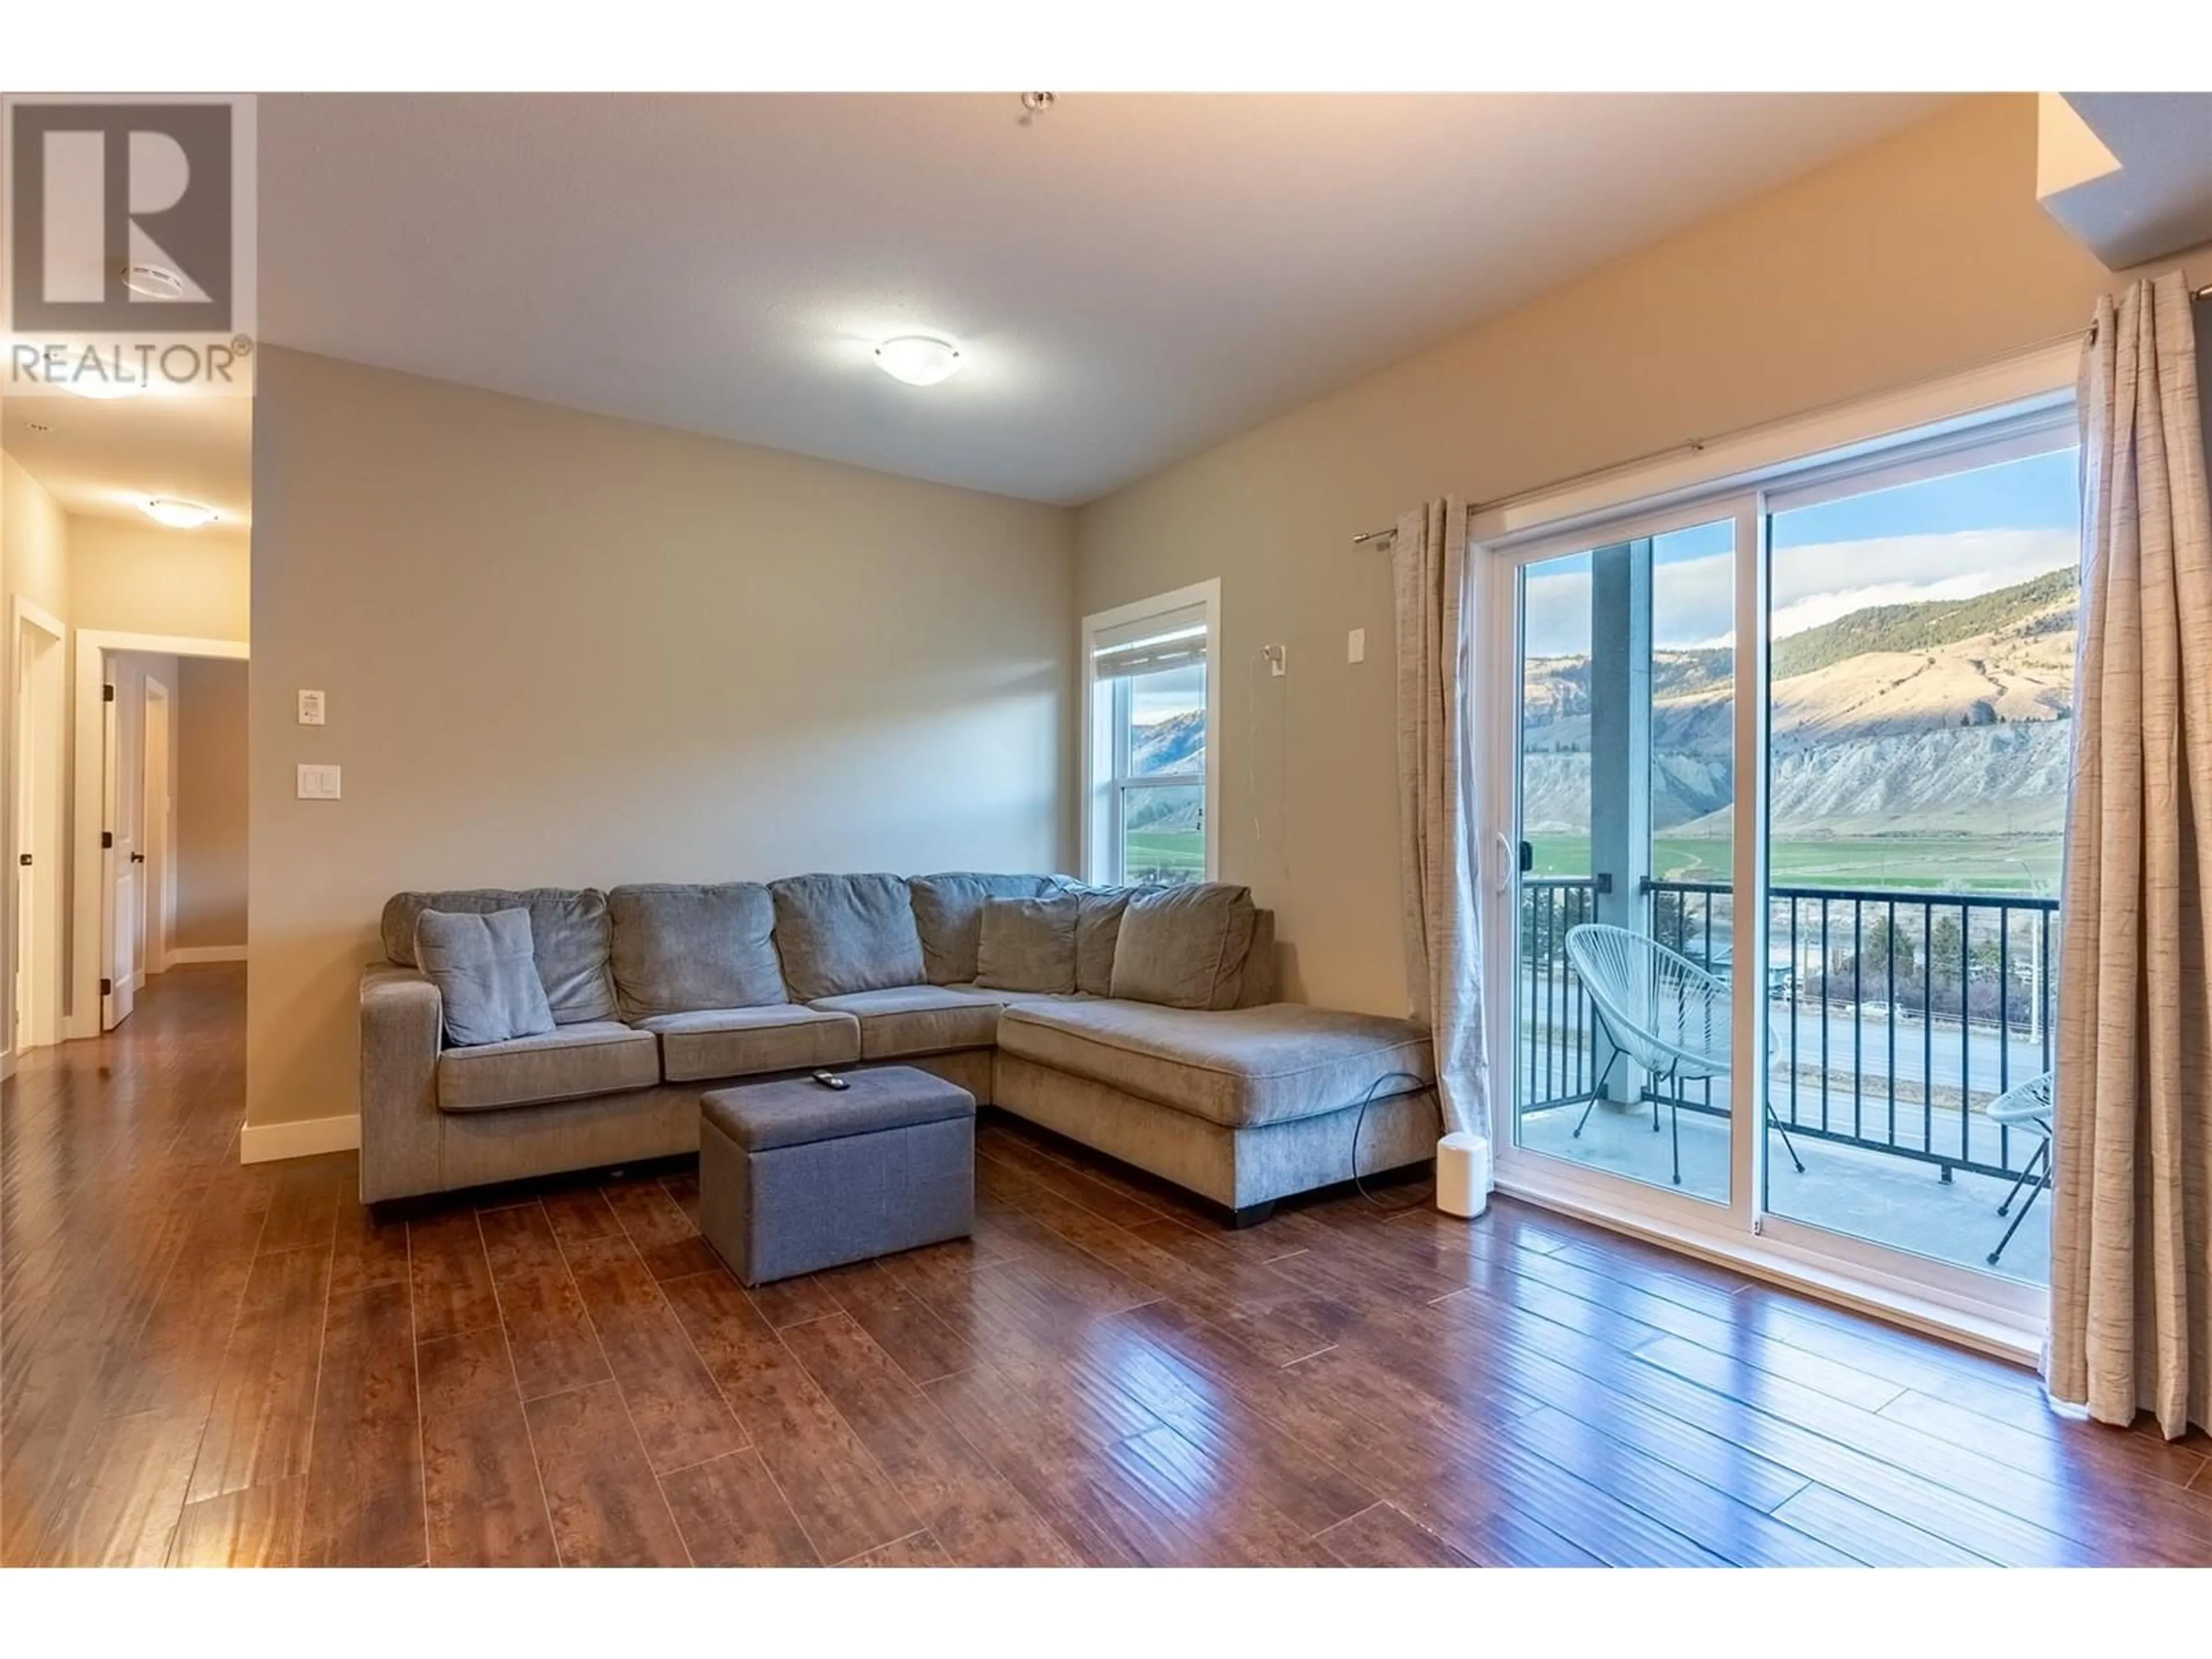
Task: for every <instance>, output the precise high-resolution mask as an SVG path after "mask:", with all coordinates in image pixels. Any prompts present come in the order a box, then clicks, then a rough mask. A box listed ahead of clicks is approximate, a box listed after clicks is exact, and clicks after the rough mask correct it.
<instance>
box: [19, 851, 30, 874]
mask: <svg viewBox="0 0 2212 1659" xmlns="http://www.w3.org/2000/svg"><path fill="white" fill-rule="evenodd" d="M15 862H16V863H18V864H20V865H21V866H23V867H24V868H25V869H26V870H27V869H29V868H30V867H31V855H30V854H28V853H18V854H15Z"/></svg>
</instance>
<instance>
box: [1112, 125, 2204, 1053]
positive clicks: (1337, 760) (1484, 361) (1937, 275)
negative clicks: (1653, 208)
mask: <svg viewBox="0 0 2212 1659" xmlns="http://www.w3.org/2000/svg"><path fill="white" fill-rule="evenodd" d="M2035 130H2036V110H2035V102H2034V100H2033V99H2032V98H2027V97H2012V98H1980V99H1974V100H1969V101H1967V102H1966V103H1964V104H1961V105H1959V106H1954V107H1953V108H1951V109H1949V110H1947V111H1946V112H1943V113H1942V114H1940V115H1938V116H1936V118H1933V119H1931V120H1929V121H1928V122H1926V123H1923V124H1922V125H1918V126H1917V127H1915V128H1913V129H1911V130H1909V131H1906V132H1905V133H1903V134H1900V135H1899V137H1896V138H1894V139H1892V140H1890V141H1888V142H1886V143H1881V144H1879V145H1876V146H1875V147H1873V148H1871V149H1867V150H1863V151H1861V152H1859V153H1858V154H1857V155H1852V156H1850V157H1847V158H1845V159H1844V161H1840V162H1838V163H1836V164H1835V165H1833V166H1832V167H1827V168H1826V169H1824V170H1823V171H1820V172H1819V173H1814V174H1811V175H1809V176H1808V177H1807V178H1805V179H1801V180H1799V181H1797V182H1796V183H1794V184H1791V185H1786V186H1784V187H1783V188H1782V189H1779V190H1778V191H1773V192H1771V193H1770V194H1768V195H1766V196H1764V197H1759V198H1758V199H1756V200H1754V201H1753V202H1751V203H1749V204H1746V205H1744V206H1742V207H1741V208H1738V209H1736V210H1733V211H1730V212H1728V213H1726V214H1723V215H1721V216H1716V217H1714V218H1712V219H1710V220H1707V221H1705V222H1703V223H1701V224H1699V225H1696V226H1693V227H1692V228H1689V229H1688V230H1686V231H1684V232H1683V233H1681V234H1678V235H1676V236H1674V237H1673V238H1671V239H1669V240H1666V241H1663V242H1661V243H1659V244H1657V245H1656V246H1652V247H1650V248H1649V249H1647V250H1645V251H1644V252H1641V253H1638V254H1636V255H1634V256H1632V257H1631V258H1626V259H1625V260H1623V261H1621V262H1620V263H1618V264H1614V265H1612V266H1610V267H1608V268H1607V269H1606V270H1601V271H1599V272H1597V273H1596V274H1595V275H1593V276H1590V277H1589V278H1587V279H1585V280H1584V281H1582V282H1579V283H1575V284H1573V285H1571V286H1570V287H1567V288H1565V289H1560V290H1558V291H1557V292H1555V293H1553V294H1551V295H1547V296H1546V297H1544V298H1543V299H1541V300H1539V301H1535V302H1534V303H1532V304H1530V305H1528V306H1527V307H1522V309H1520V310H1517V311H1516V312H1513V313H1510V314H1509V315H1506V316H1504V317H1502V318H1499V319H1496V320H1495V321H1492V322H1490V323H1487V324H1485V325H1481V326H1480V327H1477V328H1475V329H1474V330H1471V331H1468V332H1467V333H1464V334H1462V335H1460V336H1458V337H1455V338H1453V339H1451V340H1449V341H1447V342H1445V343H1443V344H1441V345H1439V346H1437V347H1436V348H1434V349H1431V350H1429V351H1426V352H1424V353H1422V354H1421V355H1419V356H1416V357H1413V358H1411V359H1409V360H1407V361H1406V362H1401V363H1400V364H1398V365H1396V366H1395V367H1394V368H1390V369H1389V370H1386V371H1385V372H1383V373H1382V374H1376V375H1375V376H1373V377H1371V378H1370V379H1368V380H1363V381H1361V382H1359V383H1358V384H1356V385H1354V386H1350V387H1347V388H1346V389H1345V390H1343V391H1341V392H1337V393H1335V394H1334V395H1332V396H1330V397H1328V398H1322V400H1320V401H1319V402H1317V403H1315V404H1310V405H1308V406H1307V407H1305V408H1304V409H1301V410H1297V411H1295V412H1294V413H1292V414H1290V415H1287V416H1283V417H1282V418H1280V419H1279V420H1276V421H1273V422H1269V423H1268V424H1267V425H1265V426H1262V427H1260V428H1256V429H1255V430H1253V431H1251V432H1249V433H1246V434H1244V435H1242V436H1240V437H1237V438H1236V439H1233V440H1231V441H1229V442H1227V443H1225V444H1222V445H1220V446H1219V447H1216V448H1214V449H1212V450H1211V451H1209V452H1207V453H1204V454H1202V455H1200V456H1198V457H1196V458H1194V459H1191V460H1189V461H1187V462H1184V463H1182V464H1181V465H1176V466H1175V467H1172V468H1170V469H1168V470H1167V471H1164V472H1161V473H1159V474H1157V475H1155V476H1154V477H1151V478H1149V479H1146V480H1144V481H1142V482H1140V483H1137V484H1134V485H1132V486H1130V487H1129V488H1127V489H1123V490H1121V491H1119V492H1118V493H1116V494H1115V495H1111V496H1109V497H1108V498H1106V499H1105V500H1103V501H1098V502H1096V503H1094V504H1092V505H1091V506H1090V507H1085V509H1083V511H1082V513H1081V514H1080V515H1079V521H1078V550H1079V551H1078V561H1079V562H1078V593H1079V605H1080V607H1081V609H1082V610H1083V611H1098V610H1103V609H1104V608H1106V607H1108V606H1110V605H1121V604H1125V603H1127V602H1128V601H1130V600H1133V599H1141V598H1143V597H1145V596H1146V595H1147V594H1151V593H1157V592H1164V591H1165V590H1168V589H1170V588H1174V587H1178V586H1182V585H1184V584H1186V583H1188V582H1192V581H1196V580H1201V579H1203V578H1206V577H1210V576H1218V577H1220V578H1221V579H1222V628H1223V632H1224V635H1225V650H1224V652H1223V654H1222V671H1223V672H1224V674H1225V676H1227V678H1226V681H1225V686H1224V693H1225V695H1224V696H1223V698H1222V702H1221V709H1222V714H1221V724H1222V726H1223V732H1222V736H1221V752H1222V755H1223V757H1224V766H1223V769H1222V785H1221V787H1222V801H1221V858H1222V874H1223V876H1224V877H1225V878H1227V879H1229V880H1232V881H1240V882H1247V883H1249V884H1251V885H1252V887H1253V888H1254V889H1255V892H1256V894H1257V896H1258V897H1259V899H1260V901H1261V902H1262V903H1266V904H1272V905H1273V906H1274V907H1275V908H1276V911H1277V915H1278V919H1279V927H1280V928H1281V932H1282V936H1283V939H1284V942H1285V945H1286V946H1287V947H1288V952H1289V957H1290V966H1289V980H1288V984H1289V987H1290V991H1291V994H1294V995H1298V996H1302V997H1305V998H1309V999H1310V1000H1315V1001H1318V1002H1328V1003H1334V1004H1338V1005H1341V1006H1350V1007H1356V1008H1361V1009H1366V1010H1370V1011H1376V1012H1402V1011H1403V1010H1404V1008H1405V1006H1406V994H1405V982H1404V971H1403V966H1402V959H1401V951H1400V942H1399V926H1398V914H1399V912H1398V873H1397V872H1398V866H1397V842H1396V833H1397V832H1396V784H1395V749H1394V744H1395V712H1394V705H1393V696H1394V693H1393V667H1392V656H1393V653H1392V650H1391V643H1390V642H1391V636H1392V618H1391V605H1390V590H1389V560H1388V556H1387V555H1386V554H1384V553H1383V552H1381V551H1379V550H1375V549H1373V548H1367V549H1355V548H1353V547H1352V546H1351V545H1350V538H1352V536H1353V535H1354V534H1356V533H1358V532H1362V531H1367V530H1373V529H1376V528H1378V527H1380V526H1387V525H1389V523H1390V522H1391V521H1392V520H1393V519H1395V516H1396V515H1397V513H1399V512H1400V511H1401V510H1402V509H1404V508H1405V507H1409V506H1412V505H1413V504H1414V503H1416V502H1418V501H1421V500H1422V499H1424V498H1425V497H1430V496H1435V495H1443V494H1446V493H1451V494H1455V495H1463V496H1466V497H1468V498H1469V499H1471V500H1477V501H1481V500H1494V499H1497V498H1498V497H1501V496H1505V495H1513V494H1516V493H1517V492H1520V491H1523V490H1527V489H1534V488H1536V487H1538V486H1540V485H1542V484H1545V483H1549V482H1551V481H1553V480H1555V479H1558V478H1560V477H1565V476H1567V475H1570V474H1573V473H1577V472H1580V471H1584V470H1587V469H1591V468H1595V467H1599V466H1604V465H1612V464H1615V463H1618V462H1620V461H1624V460H1626V459H1632V458H1633V457H1636V456H1638V455H1643V454H1648V453H1651V452H1654V451H1656V450H1659V449H1662V448H1665V447H1670V446H1673V445H1676V444H1679V443H1681V442H1683V441H1686V440H1687V439H1690V438H1692V437H1697V436H1701V435H1704V436H1710V435H1717V434H1721V433H1725V432H1729V431H1731V430H1734V429H1737V428H1744V427H1747V426H1753V425H1757V424H1759V423H1762V422H1768V421H1772V420H1775V419H1778V418H1779V417H1782V416H1788V415H1790V414H1793V413H1797V412H1801V411H1804V410H1811V409H1814V408H1818V407H1820V406H1821V405H1824V404H1832V403H1836V402H1838V401H1842V400H1844V399H1849V398H1857V397H1862V396H1867V395H1870V394H1874V393H1876V392H1884V391H1887V390H1892V389H1895V388H1898V387H1900V386H1909V385H1911V384H1914V383H1916V382H1920V381H1924V380H1931V379H1935V378H1937V377H1940V376H1942V375H1943V374H1947V373H1948V372H1951V371H1953V370H1956V369H1960V368H1966V367H1969V366H1972V365H1973V364H1976V363H1978V362H1984V361H1987V360H1989V359H1991V358H1994V357H1997V356H2004V355H2006V354H2008V353H2012V352H2015V351H2018V350H2021V349H2025V348H2028V347H2032V346H2034V345H2037V344H2039V343H2046V342H2050V341H2051V340H2053V339H2054V338H2056V337H2058V336H2060V335H2062V334H2064V333H2066V332H2067V331H2072V330H2075V329H2079V328H2080V327H2081V326H2082V325H2084V324H2085V322H2086V321H2087V318H2088V315H2089V312H2090V308H2091V306H2092V304H2093V301H2094V299H2095V296H2096V295H2098V294H2099V293H2100V291H2103V290H2105V289H2110V288H2112V287H2113V286H2114V284H2115V282H2116V279H2115V278H2114V277H2113V276H2112V275H2111V273H2109V272H2107V271H2106V270H2104V269H2103V267H2101V266H2100V264H2098V263H2097V261H2096V260H2095V259H2094V258H2092V257H2091V256H2090V255H2089V254H2088V253H2087V252H2085V251H2083V250H2082V249H2081V247H2080V246H2078V245H2076V244H2075V243H2074V242H2073V241H2072V240H2069V238H2068V237H2067V235H2066V234H2064V233H2063V231H2061V230H2060V229H2059V228H2058V227H2057V225H2056V224H2055V223H2054V222H2051V220H2050V219H2049V218H2047V217H2046V216H2045V214H2044V213H2043V211H2042V210H2041V209H2040V208H2039V207H2038V206H2037V205H2036V201H2035ZM2203 274H2204V276H2206V277H2207V279H2208V280H2212V267H2208V268H2206V269H2205V270H2204V271H2203ZM1352 628H1364V629H1366V630H1367V641H1368V652H1367V659H1366V661H1365V662H1364V664H1361V665H1357V666H1353V665H1347V664H1346V661H1345V635H1346V630H1347V629H1352ZM1274 642H1281V643H1285V644H1287V645H1288V647H1289V648H1290V658H1289V661H1290V672H1289V675H1288V676H1287V677H1286V678H1284V679H1280V680H1270V679H1268V678H1266V677H1265V675H1264V672H1263V671H1261V670H1260V669H1259V668H1258V666H1257V664H1258V656H1259V652H1260V649H1261V646H1262V645H1264V644H1268V643H1274Z"/></svg>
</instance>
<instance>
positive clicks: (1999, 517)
mask: <svg viewBox="0 0 2212 1659" xmlns="http://www.w3.org/2000/svg"><path fill="white" fill-rule="evenodd" d="M2076 487H2077V486H2076V481H2075V452H2074V451H2073V450H2071V449H2064V450H2057V451H2054V452H2052V453H2049V454H2045V455H2034V456H2028V457H2025V458H2023V459H2020V460H2016V461H2007V462H2004V463H2002V464H2001V465H1996V466H1990V467H1981V468H1978V469H1976V470H1974V471H1970V472H1954V473H1949V474H1946V475H1944V476H1942V477H1936V478H1929V479H1924V480H1923V481H1921V482H1919V483H1911V484H1903V485H1899V486H1898V487H1897V488H1895V489H1884V490H1878V491H1875V492H1873V493H1871V494H1869V495H1855V496H1847V497H1845V498H1844V499H1843V500H1840V501H1830V502H1826V503H1824V504H1823V505H1820V506H1819V507H1801V508H1798V509H1797V510H1796V511H1794V512H1790V513H1778V514H1776V515H1775V519H1774V521H1773V526H1772V532H1771V534H1772V541H1773V549H1774V562H1773V569H1772V582H1771V586H1772V590H1773V611H1774V621H1773V627H1774V632H1775V634H1776V635H1777V636H1778V637H1785V636H1787V635H1790V634H1794V633H1797V632H1800V631H1802V630H1803V629H1808V628H1813V627H1817V626H1819V625H1820V623H1825V622H1829V621H1832V620H1833V619H1834V618H1835V617H1839V616H1844V615H1847V614H1848V613H1849V612H1850V611H1857V610H1861V609H1863V608H1865V607H1866V606H1868V605H1900V604H1911V603H1914V602H1916V601H1924V600H1930V599H1968V598H1972V596H1974V595H1975V594H1978V593H1986V592H1991V591H1993V590H1995V589H1996V588H2000V587H2008V586H2012V585H2013V584H2015V583H2016V582H2021V581H2026V580H2029V579H2030V578H2031V577H2033V576H2037V575H2039V574H2042V573H2043V572H2045V571H2046V570H2051V569H2055V568H2058V567H2060V566H2062V565H2065V564H2070V563H2072V562H2075V559H2076V557H2077V556H2078V555H2077V551H2076V545H2075V539H2076V535H2077V528H2076V514H2077V510H2078V509H2077V507H2076V504H2075V503H2076V497H2075V491H2076ZM1734 550H1735V527H1734V526H1733V524H1732V523H1729V522H1726V521H1723V522H1721V523H1717V524H1711V525H1703V526H1696V527H1694V528H1692V529H1688V530H1683V531H1677V532H1674V533H1672V534H1669V535H1665V536H1661V537H1659V538H1656V540H1655V541H1654V543H1653V544H1652V562H1653V565H1654V567H1655V571H1654V578H1653V580H1654V592H1653V599H1652V607H1653V610H1652V637H1653V642H1654V643H1655V644H1656V645H1659V646H1661V647H1673V648H1676V649H1682V648H1687V647H1697V646H1710V645H1720V644H1726V643H1729V641H1731V640H1732V639H1733V637H1734V635H1733V622H1734V615H1733V604H1734V592H1735V574H1734V562H1735V561H1734ZM1588 649H1589V555H1587V554H1575V555H1571V556H1567V557H1565V558H1560V559H1553V560H1547V561H1546V562H1545V563H1544V564H1543V565H1541V566H1540V567H1534V568H1531V569H1530V571H1529V572H1528V651H1529V653H1530V654H1532V655H1535V656H1554V655H1571V654H1575V653H1580V652H1583V651H1586V650H1588Z"/></svg>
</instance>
